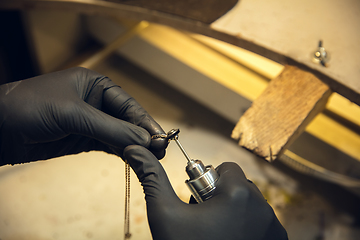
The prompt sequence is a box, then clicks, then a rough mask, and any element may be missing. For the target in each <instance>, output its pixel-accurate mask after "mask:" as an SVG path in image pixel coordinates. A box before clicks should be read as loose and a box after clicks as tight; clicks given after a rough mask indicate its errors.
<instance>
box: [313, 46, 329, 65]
mask: <svg viewBox="0 0 360 240" xmlns="http://www.w3.org/2000/svg"><path fill="white" fill-rule="evenodd" d="M329 60H330V56H329V54H328V53H327V52H326V50H325V48H324V47H323V46H322V41H321V40H320V41H319V45H318V49H317V50H316V51H315V52H314V54H313V61H314V62H315V63H320V64H321V65H323V66H324V67H326V63H327V62H328V61H329Z"/></svg>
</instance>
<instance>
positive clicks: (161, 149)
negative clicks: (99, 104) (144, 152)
mask: <svg viewBox="0 0 360 240" xmlns="http://www.w3.org/2000/svg"><path fill="white" fill-rule="evenodd" d="M103 99H104V107H105V111H106V112H108V113H109V114H111V115H112V116H114V117H116V118H120V119H123V120H125V121H127V122H129V123H133V124H135V125H137V126H140V127H142V128H144V129H146V130H147V131H148V132H149V133H150V135H151V136H153V135H158V134H165V132H164V130H163V129H162V128H161V127H160V125H159V124H158V123H157V122H156V121H155V120H154V119H153V118H152V117H151V116H150V115H149V114H148V113H147V112H146V111H145V109H143V108H142V107H141V106H140V104H139V103H138V102H137V101H136V100H135V99H133V98H132V97H131V96H130V95H128V94H127V93H126V92H125V91H124V90H123V89H121V88H120V87H110V88H108V89H106V91H105V93H104V98H103ZM167 145H168V141H167V140H166V139H163V138H157V139H153V140H152V141H151V144H150V147H149V148H150V150H151V151H152V153H154V154H155V155H156V157H157V158H158V159H161V158H163V157H164V156H165V149H166V147H167Z"/></svg>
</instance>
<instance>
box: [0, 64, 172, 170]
mask: <svg viewBox="0 0 360 240" xmlns="http://www.w3.org/2000/svg"><path fill="white" fill-rule="evenodd" d="M111 89H120V88H119V87H118V86H116V85H115V84H114V83H113V82H112V81H111V80H110V79H108V78H107V77H105V76H103V75H101V74H98V73H96V72H94V71H90V70H88V69H84V68H73V69H68V70H64V71H59V72H55V73H50V74H45V75H42V76H38V77H35V78H31V79H27V80H23V81H19V82H14V83H10V84H6V85H1V86H0V112H1V115H0V126H1V127H0V143H1V144H0V165H4V164H8V163H10V164H15V163H21V162H28V161H34V160H39V159H48V158H52V157H57V156H63V155H66V154H72V153H79V152H82V151H90V150H102V151H107V152H110V153H116V154H118V155H119V156H121V155H122V152H123V149H124V147H125V146H127V145H130V144H139V145H142V146H145V147H150V144H151V136H150V135H151V134H152V132H159V131H161V130H160V129H161V128H160V129H159V125H158V124H157V123H156V122H155V121H154V120H153V119H152V118H151V117H150V116H149V119H151V120H148V122H149V123H147V124H144V123H143V122H146V121H142V120H138V121H137V122H136V123H135V124H134V122H133V119H146V117H144V116H148V114H147V113H146V112H145V111H144V110H143V111H141V109H142V108H141V106H140V105H139V104H137V103H136V101H135V100H133V99H132V98H131V97H130V96H129V95H128V94H126V93H125V92H124V91H122V90H121V91H116V93H118V94H124V96H125V97H124V98H123V99H122V100H123V102H122V104H121V102H120V101H118V100H113V101H112V103H111V102H109V101H108V100H107V99H108V98H107V97H105V95H106V93H107V92H109V93H111V92H112V90H111ZM104 93H105V94H104ZM109 95H110V94H109ZM129 102H131V103H132V104H130V105H136V106H137V110H136V111H133V110H132V108H131V107H130V108H129V107H123V106H127V105H129V104H128V103H129ZM112 104H113V105H112ZM116 107H118V108H120V109H122V111H119V113H118V114H117V115H115V116H114V115H111V113H115V112H116V111H115V110H114V108H116ZM110 110H111V111H110ZM128 110H130V111H128ZM106 111H109V112H106ZM128 112H130V113H131V114H132V118H130V117H128V115H129V113H128ZM138 114H139V115H141V117H138ZM129 121H132V122H129ZM136 124H139V126H138V125H136ZM141 125H142V126H146V128H143V127H142V126H141ZM161 147H163V151H164V149H165V148H166V144H162V145H161ZM161 147H159V148H158V149H157V151H161Z"/></svg>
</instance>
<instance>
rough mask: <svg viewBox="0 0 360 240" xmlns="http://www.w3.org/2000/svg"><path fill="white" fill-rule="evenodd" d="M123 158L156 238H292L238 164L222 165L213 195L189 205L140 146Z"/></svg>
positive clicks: (255, 239)
mask: <svg viewBox="0 0 360 240" xmlns="http://www.w3.org/2000/svg"><path fill="white" fill-rule="evenodd" d="M124 156H125V158H126V159H127V161H128V162H129V164H130V166H131V167H132V168H133V170H134V171H135V173H136V174H137V176H138V178H139V181H140V182H141V184H142V186H143V188H144V192H145V199H146V204H147V214H148V220H149V225H150V229H151V233H152V236H153V239H155V240H161V239H164V240H165V239H166V240H176V239H179V240H184V239H186V240H191V239H194V240H195V239H196V240H199V239H206V240H212V239H217V240H218V239H227V240H231V239H237V240H239V239H244V240H272V239H273V240H284V239H287V233H286V231H285V229H284V228H283V227H282V225H281V224H280V222H279V221H278V219H277V218H276V216H275V214H274V212H273V210H272V208H271V207H270V206H269V205H268V203H267V202H266V200H265V199H264V198H263V196H262V194H261V193H260V191H259V190H258V188H257V187H256V186H255V185H254V184H253V183H252V182H250V181H248V180H247V179H246V178H245V175H244V173H243V171H242V170H241V168H240V167H239V166H238V165H237V164H235V163H223V164H221V165H220V166H219V167H218V168H217V171H218V173H219V175H220V178H219V180H218V182H217V188H216V189H215V191H214V195H213V197H212V198H210V199H209V200H207V201H205V202H203V203H201V204H187V203H184V202H182V201H181V200H180V199H179V198H178V197H177V196H176V194H175V192H174V190H173V188H172V186H171V185H170V182H169V180H168V178H167V175H166V173H165V171H164V169H163V168H162V166H161V164H160V162H159V161H158V160H157V159H156V157H155V156H154V155H153V154H152V153H151V152H149V151H148V150H147V149H145V148H143V147H141V146H128V147H126V148H125V150H124Z"/></svg>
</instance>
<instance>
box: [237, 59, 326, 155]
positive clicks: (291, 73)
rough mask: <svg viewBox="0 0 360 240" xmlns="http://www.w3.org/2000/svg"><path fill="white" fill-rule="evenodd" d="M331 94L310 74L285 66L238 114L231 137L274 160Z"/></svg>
mask: <svg viewBox="0 0 360 240" xmlns="http://www.w3.org/2000/svg"><path fill="white" fill-rule="evenodd" d="M330 94H331V90H330V88H329V87H328V86H327V85H326V84H324V83H323V82H321V81H320V80H319V79H318V78H316V77H315V76H314V75H313V74H310V73H308V72H305V71H303V70H300V69H298V68H297V67H293V66H286V67H285V69H284V71H283V72H282V73H281V74H280V75H279V76H278V77H276V78H275V79H273V80H272V81H271V82H270V84H269V85H268V87H267V88H266V89H265V91H264V92H263V93H262V94H261V95H260V97H259V98H258V99H256V100H255V101H254V102H253V104H252V106H251V107H250V108H249V109H248V110H247V111H246V112H245V114H244V115H243V116H242V117H241V118H240V120H239V122H238V123H237V125H236V127H235V128H234V130H233V133H232V138H234V139H237V140H239V145H240V146H243V147H245V148H247V149H249V150H250V151H252V152H254V153H255V154H256V155H258V156H260V157H263V158H265V159H266V160H268V161H273V160H275V159H276V158H278V157H279V156H280V155H281V154H282V152H283V151H284V150H285V149H286V147H287V146H288V145H289V144H291V143H292V142H293V141H294V140H295V139H296V138H297V137H298V136H299V135H300V134H301V133H302V132H303V131H304V129H305V127H306V125H307V124H308V123H309V122H310V121H311V120H312V119H313V118H314V117H315V116H316V115H317V114H318V113H319V112H321V111H322V110H323V109H324V107H325V104H326V102H327V99H328V97H329V96H330Z"/></svg>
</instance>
